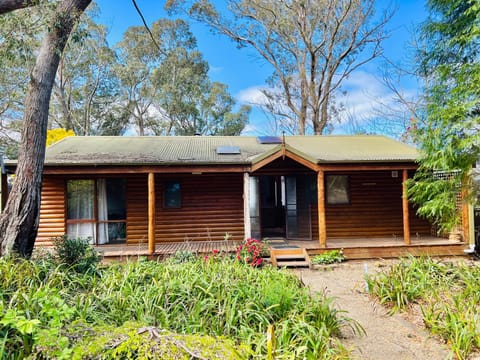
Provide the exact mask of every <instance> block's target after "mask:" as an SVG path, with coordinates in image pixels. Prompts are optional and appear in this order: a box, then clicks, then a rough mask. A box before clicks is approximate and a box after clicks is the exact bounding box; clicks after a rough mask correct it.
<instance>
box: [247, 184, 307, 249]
mask: <svg viewBox="0 0 480 360" xmlns="http://www.w3.org/2000/svg"><path fill="white" fill-rule="evenodd" d="M314 180H315V178H314V177H312V176H308V175H289V176H274V175H266V176H259V177H250V199H249V203H250V223H251V229H252V236H253V237H258V238H267V237H269V238H278V237H280V238H287V239H300V240H311V238H312V231H311V204H312V203H313V202H314V201H315V199H314V198H312V196H315V193H316V191H315V189H314V188H312V186H313V187H315V185H316V183H315V181H314ZM312 190H313V192H312Z"/></svg>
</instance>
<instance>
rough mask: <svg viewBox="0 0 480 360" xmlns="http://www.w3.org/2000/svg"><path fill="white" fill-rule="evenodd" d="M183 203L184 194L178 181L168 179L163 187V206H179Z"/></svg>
mask: <svg viewBox="0 0 480 360" xmlns="http://www.w3.org/2000/svg"><path fill="white" fill-rule="evenodd" d="M181 204H182V194H181V188H180V183H179V182H178V181H167V182H166V183H165V186H164V189H163V207H164V208H179V207H180V206H181Z"/></svg>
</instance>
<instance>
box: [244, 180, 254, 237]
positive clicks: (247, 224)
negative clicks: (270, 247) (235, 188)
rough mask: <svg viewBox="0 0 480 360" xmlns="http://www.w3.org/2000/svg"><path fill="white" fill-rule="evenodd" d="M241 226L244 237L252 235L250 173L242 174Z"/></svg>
mask: <svg viewBox="0 0 480 360" xmlns="http://www.w3.org/2000/svg"><path fill="white" fill-rule="evenodd" d="M243 226H244V232H245V239H248V238H250V237H252V226H251V224H250V175H249V174H248V173H244V174H243Z"/></svg>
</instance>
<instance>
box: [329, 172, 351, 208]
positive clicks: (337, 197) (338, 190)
mask: <svg viewBox="0 0 480 360" xmlns="http://www.w3.org/2000/svg"><path fill="white" fill-rule="evenodd" d="M326 190H327V204H329V205H342V204H349V203H350V191H349V188H348V176H347V175H327V179H326Z"/></svg>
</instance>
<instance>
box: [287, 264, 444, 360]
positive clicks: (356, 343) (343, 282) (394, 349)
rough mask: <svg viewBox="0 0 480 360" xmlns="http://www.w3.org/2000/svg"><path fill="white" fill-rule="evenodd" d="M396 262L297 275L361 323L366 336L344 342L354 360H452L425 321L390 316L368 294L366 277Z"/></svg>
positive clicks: (341, 266)
mask: <svg viewBox="0 0 480 360" xmlns="http://www.w3.org/2000/svg"><path fill="white" fill-rule="evenodd" d="M392 261H393V260H391V261H389V260H381V261H348V262H345V263H342V264H338V265H336V266H335V267H334V268H333V269H328V270H309V269H302V270H300V269H298V270H294V271H295V273H296V274H297V275H298V276H299V277H300V279H302V281H303V282H304V283H305V284H306V285H308V286H309V287H310V288H311V289H312V290H313V291H325V292H326V294H327V295H328V296H330V297H333V298H334V299H335V306H336V307H337V308H338V309H341V310H345V311H346V312H347V313H346V316H348V317H350V318H352V319H354V320H356V321H358V322H359V323H360V324H361V325H362V326H363V328H364V329H365V332H366V335H363V336H359V335H358V334H354V333H352V332H351V331H344V336H345V338H344V339H342V343H343V344H344V345H345V346H346V347H347V348H349V349H351V350H352V358H353V359H362V360H364V359H365V360H377V359H378V360H380V359H381V360H384V359H391V360H397V359H398V360H406V359H412V360H413V359H416V360H422V359H428V360H437V359H438V360H440V359H441V360H443V359H448V358H449V351H448V349H447V348H446V346H445V345H444V344H442V343H441V342H440V341H439V340H438V339H436V338H434V337H432V336H431V335H429V333H428V332H427V331H426V330H425V328H423V326H422V323H421V320H419V319H418V318H416V317H414V316H411V315H405V314H404V315H401V314H395V315H393V316H391V315H389V314H388V313H387V312H388V310H387V309H386V308H385V307H383V306H382V305H380V304H378V303H375V302H374V301H372V299H371V298H370V297H369V296H368V294H367V292H366V285H365V281H364V274H365V271H367V272H368V273H370V274H373V273H375V272H378V271H380V270H383V269H385V267H386V266H389V265H390V264H392Z"/></svg>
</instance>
